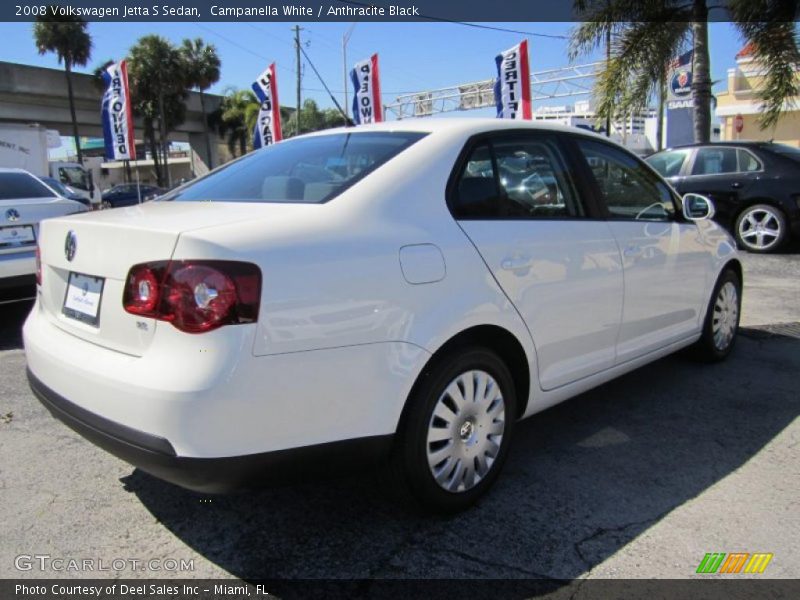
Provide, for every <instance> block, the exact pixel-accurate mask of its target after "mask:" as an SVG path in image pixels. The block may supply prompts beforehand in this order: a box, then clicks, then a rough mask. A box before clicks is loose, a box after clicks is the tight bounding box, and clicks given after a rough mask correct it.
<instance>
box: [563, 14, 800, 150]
mask: <svg viewBox="0 0 800 600" xmlns="http://www.w3.org/2000/svg"><path fill="white" fill-rule="evenodd" d="M795 4H796V2H777V1H776V0H729V2H728V3H727V7H728V9H729V10H730V14H731V16H732V17H733V22H734V24H735V26H736V28H737V29H738V30H739V33H740V35H741V36H742V38H743V39H744V41H745V42H747V43H750V44H751V45H752V47H753V58H754V59H755V60H756V61H757V62H758V63H759V64H760V65H762V68H763V69H764V71H765V77H764V79H763V85H762V87H761V89H759V90H757V93H758V94H759V96H760V98H761V101H762V104H761V117H760V119H759V124H760V126H761V128H762V129H766V128H768V127H771V126H773V125H775V123H776V122H777V120H778V118H779V117H780V115H781V110H782V107H783V103H784V101H785V100H787V99H790V98H792V97H793V96H796V95H797V94H798V91H800V90H799V89H798V88H799V86H798V79H797V76H796V72H797V69H798V68H800V49H798V44H797V39H796V36H795V26H794V18H795V14H796V8H795V6H794V5H795ZM575 6H576V9H577V10H578V12H579V13H581V14H582V15H583V17H584V18H586V19H587V21H586V22H584V23H582V24H581V25H579V26H578V27H577V28H576V29H575V30H574V31H573V33H572V36H571V45H570V56H571V57H572V58H575V57H577V56H579V55H583V54H588V53H591V52H592V51H593V50H594V49H595V48H596V47H597V46H598V45H600V44H601V43H603V41H604V40H605V39H606V35H607V31H608V29H609V27H611V26H612V25H613V24H616V25H617V30H616V31H615V32H614V35H613V40H612V46H611V48H612V51H611V55H612V56H611V59H610V60H609V61H608V62H607V63H606V65H605V66H604V67H603V68H602V69H601V71H600V73H599V76H598V79H597V82H596V84H595V96H596V98H597V100H598V109H597V112H598V114H599V115H600V116H614V115H615V114H621V113H629V112H631V111H632V110H636V109H641V108H644V107H645V106H647V104H648V102H649V99H650V96H651V95H652V94H653V92H656V91H657V90H658V88H659V87H660V85H661V82H663V81H664V80H665V77H666V70H667V65H668V64H669V63H670V62H671V60H672V59H673V58H675V57H676V56H678V55H679V54H680V53H681V51H682V50H684V49H685V48H686V47H687V46H689V47H691V48H692V50H693V51H694V54H693V56H694V60H693V62H694V64H693V74H692V75H693V76H692V95H693V103H694V139H695V141H696V142H703V143H705V142H708V141H709V139H710V137H711V102H712V95H711V85H712V82H711V61H710V58H709V48H708V11H709V4H708V0H689V1H686V0H597V1H595V2H593V1H591V0H577V1H576V3H575Z"/></svg>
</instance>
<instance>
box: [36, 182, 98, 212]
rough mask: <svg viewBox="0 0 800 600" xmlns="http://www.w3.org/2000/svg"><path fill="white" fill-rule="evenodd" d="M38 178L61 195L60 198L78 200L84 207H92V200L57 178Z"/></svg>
mask: <svg viewBox="0 0 800 600" xmlns="http://www.w3.org/2000/svg"><path fill="white" fill-rule="evenodd" d="M39 179H41V180H42V181H43V182H44V183H45V184H46V185H48V186H49V187H51V188H53V189H54V190H55V191H56V192H58V195H59V196H61V197H62V198H66V199H67V200H74V201H75V202H80V203H81V204H83V205H84V206H85V207H86V208H91V207H92V202H91V200H89V198H87V197H86V196H84V195H83V194H81V193H80V192H79V191H78V190H76V189H75V188H73V187H70V186H68V185H66V184H64V183H61V182H60V181H59V180H58V179H55V178H54V177H40V178H39Z"/></svg>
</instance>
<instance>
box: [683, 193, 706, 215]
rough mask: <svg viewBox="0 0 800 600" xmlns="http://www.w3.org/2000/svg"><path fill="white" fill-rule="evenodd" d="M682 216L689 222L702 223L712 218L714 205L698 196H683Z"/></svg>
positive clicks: (703, 197)
mask: <svg viewBox="0 0 800 600" xmlns="http://www.w3.org/2000/svg"><path fill="white" fill-rule="evenodd" d="M683 216H684V217H686V218H687V219H688V220H689V221H703V220H705V219H711V218H712V217H713V216H714V203H713V202H711V199H710V198H706V197H705V196H701V195H700V194H684V196H683Z"/></svg>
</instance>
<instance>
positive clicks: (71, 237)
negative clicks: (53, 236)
mask: <svg viewBox="0 0 800 600" xmlns="http://www.w3.org/2000/svg"><path fill="white" fill-rule="evenodd" d="M77 251H78V236H76V235H75V232H74V231H70V232H68V233H67V239H66V240H64V256H66V257H67V260H68V261H72V259H73V258H75V253H76V252H77Z"/></svg>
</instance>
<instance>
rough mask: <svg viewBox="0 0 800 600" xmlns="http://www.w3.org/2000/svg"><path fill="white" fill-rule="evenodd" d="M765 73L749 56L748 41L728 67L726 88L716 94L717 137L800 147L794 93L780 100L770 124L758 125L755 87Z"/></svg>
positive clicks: (799, 109)
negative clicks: (776, 115) (778, 113)
mask: <svg viewBox="0 0 800 600" xmlns="http://www.w3.org/2000/svg"><path fill="white" fill-rule="evenodd" d="M765 74H766V72H765V69H764V68H763V66H762V65H760V64H759V63H758V62H757V61H756V60H755V58H754V57H753V46H752V44H748V45H747V46H745V47H744V48H742V50H741V51H740V52H739V53H738V54H737V55H736V66H735V67H734V68H732V69H728V88H727V90H725V91H722V92H717V93H716V97H717V109H716V116H717V117H718V118H719V120H720V123H721V126H720V138H721V139H723V140H760V141H768V140H772V141H775V142H781V143H783V144H789V145H791V146H798V147H800V97H797V96H795V97H794V98H792V99H790V100H788V101H786V102H784V106H783V112H782V113H781V116H780V117H779V118H778V122H777V123H776V124H775V125H774V126H773V127H770V128H768V129H761V128H760V127H759V124H758V119H759V116H760V114H761V113H760V110H759V109H760V106H761V103H762V102H761V100H760V98H759V96H758V90H759V89H760V87H761V85H763V82H764V77H765ZM795 77H800V74H798V73H795ZM737 121H738V123H739V127H738V128H737ZM737 129H740V131H737Z"/></svg>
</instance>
